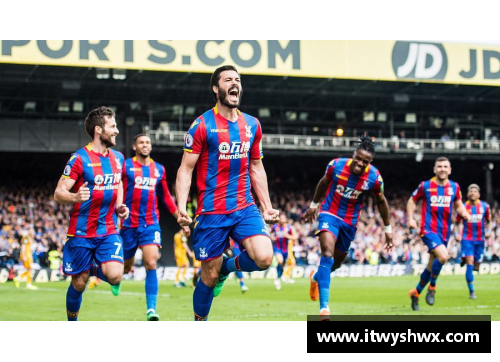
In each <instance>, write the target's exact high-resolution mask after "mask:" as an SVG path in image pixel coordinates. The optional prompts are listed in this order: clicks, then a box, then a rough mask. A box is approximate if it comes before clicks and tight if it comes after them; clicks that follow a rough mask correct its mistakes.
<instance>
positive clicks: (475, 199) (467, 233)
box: [456, 184, 491, 299]
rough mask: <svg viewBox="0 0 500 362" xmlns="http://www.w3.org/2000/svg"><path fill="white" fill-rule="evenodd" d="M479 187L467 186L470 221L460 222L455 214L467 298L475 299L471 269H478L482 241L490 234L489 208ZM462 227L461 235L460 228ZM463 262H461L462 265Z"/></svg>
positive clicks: (459, 218) (481, 258) (467, 205)
mask: <svg viewBox="0 0 500 362" xmlns="http://www.w3.org/2000/svg"><path fill="white" fill-rule="evenodd" d="M480 191H481V189H480V188H479V186H478V185H476V184H472V185H469V187H468V192H467V198H468V200H467V202H466V203H465V208H466V209H467V212H468V213H469V214H471V220H470V222H468V221H465V220H464V222H463V224H462V223H461V221H462V218H461V217H460V216H459V215H457V219H456V222H457V226H458V227H459V231H458V233H457V241H460V240H461V244H460V245H461V253H460V254H461V256H462V263H463V264H467V271H466V273H465V280H466V281H467V285H468V287H469V298H470V299H477V296H476V292H475V291H474V275H473V274H472V271H473V270H476V271H477V270H479V264H480V263H481V261H482V260H483V253H484V242H485V237H489V235H490V234H491V230H490V226H491V210H490V205H488V203H486V202H484V201H481V200H480V199H479V198H480V197H481V194H480ZM460 228H462V229H463V235H462V230H460ZM463 264H461V265H462V266H463Z"/></svg>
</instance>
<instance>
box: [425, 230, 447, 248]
mask: <svg viewBox="0 0 500 362" xmlns="http://www.w3.org/2000/svg"><path fill="white" fill-rule="evenodd" d="M422 241H423V242H424V244H425V245H426V246H427V247H428V248H429V253H430V252H431V251H433V250H434V249H436V248H437V247H438V246H439V245H444V246H445V247H447V246H448V241H446V240H443V238H442V237H441V236H439V235H438V234H436V233H427V234H424V236H422Z"/></svg>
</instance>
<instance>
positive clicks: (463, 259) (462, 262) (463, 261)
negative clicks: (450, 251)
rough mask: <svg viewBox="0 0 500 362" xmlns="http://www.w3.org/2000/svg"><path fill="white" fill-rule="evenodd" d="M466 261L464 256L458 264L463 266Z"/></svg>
mask: <svg viewBox="0 0 500 362" xmlns="http://www.w3.org/2000/svg"><path fill="white" fill-rule="evenodd" d="M466 262H467V261H466V260H465V258H462V261H461V262H460V266H461V267H462V266H464V265H465V263H466Z"/></svg>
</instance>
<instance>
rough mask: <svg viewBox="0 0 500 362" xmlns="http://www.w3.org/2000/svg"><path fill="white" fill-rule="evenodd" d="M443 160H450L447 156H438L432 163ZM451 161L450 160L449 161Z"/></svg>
mask: <svg viewBox="0 0 500 362" xmlns="http://www.w3.org/2000/svg"><path fill="white" fill-rule="evenodd" d="M443 161H448V162H450V160H449V159H448V157H444V156H440V157H438V158H436V161H435V162H434V164H436V163H438V162H443ZM450 163H451V162H450Z"/></svg>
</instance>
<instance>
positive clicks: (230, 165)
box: [184, 106, 263, 215]
mask: <svg viewBox="0 0 500 362" xmlns="http://www.w3.org/2000/svg"><path fill="white" fill-rule="evenodd" d="M238 114H239V117H238V120H237V121H235V122H231V121H229V120H227V119H225V118H224V117H222V115H221V114H220V113H219V112H218V111H217V106H216V107H214V108H212V109H211V110H209V111H207V112H205V113H204V114H203V115H201V116H200V117H199V118H197V119H196V120H195V121H194V122H193V123H192V124H191V127H190V128H189V131H188V133H187V134H186V139H185V143H184V151H186V152H191V153H196V154H200V157H199V159H198V163H197V165H196V166H197V186H198V210H197V211H196V214H197V215H200V214H228V213H231V212H233V211H236V210H240V209H243V208H245V207H247V206H249V205H252V204H254V203H255V201H254V199H253V196H252V193H251V184H250V174H249V166H250V160H251V159H260V158H262V157H263V155H262V147H261V139H262V128H261V126H260V122H259V121H258V119H257V118H255V117H252V116H249V115H248V114H245V113H241V112H240V111H238Z"/></svg>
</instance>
